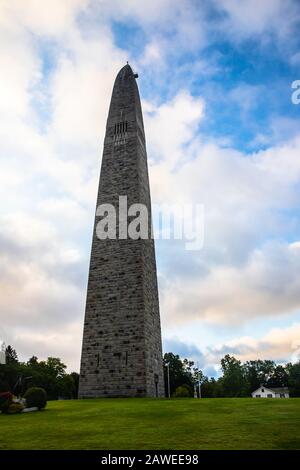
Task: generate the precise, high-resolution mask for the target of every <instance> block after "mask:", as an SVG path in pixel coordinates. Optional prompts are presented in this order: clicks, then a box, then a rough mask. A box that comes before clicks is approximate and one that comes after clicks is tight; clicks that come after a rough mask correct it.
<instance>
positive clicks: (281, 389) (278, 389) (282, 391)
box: [252, 385, 289, 394]
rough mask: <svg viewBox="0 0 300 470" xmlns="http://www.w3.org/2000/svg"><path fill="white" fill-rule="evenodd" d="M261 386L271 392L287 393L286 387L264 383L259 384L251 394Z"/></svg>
mask: <svg viewBox="0 0 300 470" xmlns="http://www.w3.org/2000/svg"><path fill="white" fill-rule="evenodd" d="M261 388H265V389H266V390H270V392H273V393H289V389H288V387H266V386H265V385H261V386H260V387H258V388H257V389H256V390H253V392H252V394H253V393H255V392H257V391H258V390H260V389H261Z"/></svg>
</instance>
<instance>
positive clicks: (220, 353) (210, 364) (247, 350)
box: [164, 323, 300, 377]
mask: <svg viewBox="0 0 300 470" xmlns="http://www.w3.org/2000/svg"><path fill="white" fill-rule="evenodd" d="M200 344H201V337H199V344H194V343H190V342H183V341H181V340H179V339H178V338H177V337H171V338H168V339H166V340H165V341H164V351H165V352H173V353H175V354H178V355H180V357H181V358H182V359H183V358H187V359H189V360H193V361H195V363H196V364H197V362H198V364H199V367H200V368H201V369H202V370H203V371H204V373H205V374H206V375H208V376H209V377H210V376H212V377H216V376H217V375H219V369H220V360H221V359H222V357H224V356H225V355H226V354H230V355H232V356H235V357H236V358H237V359H239V360H240V361H242V362H246V361H251V360H257V359H262V360H267V359H272V360H274V361H275V362H277V363H286V362H291V361H292V362H296V361H299V360H300V323H293V324H292V325H290V326H287V327H283V328H271V329H270V330H269V331H268V332H267V333H265V334H264V335H262V336H261V337H258V338H254V337H252V336H242V337H239V338H233V339H232V340H230V341H227V342H225V343H222V342H220V343H219V344H216V345H214V346H210V347H206V348H201V346H200Z"/></svg>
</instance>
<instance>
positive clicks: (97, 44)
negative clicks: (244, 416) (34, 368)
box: [0, 0, 300, 376]
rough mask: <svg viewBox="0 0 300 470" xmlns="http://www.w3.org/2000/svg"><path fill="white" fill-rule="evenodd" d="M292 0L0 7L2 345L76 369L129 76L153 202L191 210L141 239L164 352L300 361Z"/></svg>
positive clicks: (64, 0)
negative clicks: (167, 228)
mask: <svg viewBox="0 0 300 470" xmlns="http://www.w3.org/2000/svg"><path fill="white" fill-rule="evenodd" d="M299 32H300V4H299V2H298V1H297V0H265V1H264V2H262V1H258V0H210V1H208V0H207V1H206V0H152V1H151V2H141V1H139V0H114V1H108V0H43V2H41V1H39V0H26V2H24V1H23V0H0V70H1V73H0V119H1V126H0V142H1V145H0V167H1V169H0V266H1V269H0V339H2V340H4V341H5V343H6V344H12V345H13V347H14V348H15V349H16V350H17V352H18V354H19V357H20V359H21V360H27V359H28V358H29V357H30V356H32V355H33V354H34V355H37V356H38V357H39V358H40V359H43V358H46V357H48V356H55V357H60V358H61V359H62V360H63V361H64V362H65V363H66V364H67V365H68V370H70V371H71V370H77V371H78V369H79V361H80V352H81V340H82V329H83V319H84V308H85V296H86V286H87V275H88V265H89V256H90V248H91V237H92V230H93V219H94V211H95V203H96V194H97V185H98V180H99V171H100V165H101V157H102V149H103V138H104V131H105V124H106V118H107V112H108V106H109V101H110V97H111V91H112V86H113V82H114V79H115V76H116V74H117V72H118V71H119V69H120V68H121V67H122V66H123V65H124V64H125V63H126V61H129V63H130V64H131V66H132V67H133V69H134V70H135V71H136V72H137V73H138V74H139V78H138V86H139V90H140V95H141V99H142V107H143V112H144V122H145V133H146V142H147V153H148V164H149V177H150V184H151V195H152V202H153V203H155V204H162V203H166V204H174V203H182V202H189V203H192V204H203V206H204V214H205V218H204V244H203V248H202V249H201V250H199V251H187V250H186V249H185V244H184V242H183V241H180V240H157V242H156V257H157V270H158V282H159V296H160V310H161V320H162V335H163V349H164V352H169V351H172V352H174V353H176V354H179V355H180V356H182V357H188V358H190V359H192V360H194V361H196V362H198V364H199V366H200V367H201V368H202V369H203V370H204V372H205V373H206V374H207V375H209V376H215V375H216V374H218V364H219V361H220V358H221V357H223V356H224V355H225V354H227V353H229V354H233V355H234V356H236V357H237V358H239V359H240V360H242V361H246V360H250V359H257V358H260V359H273V360H275V361H277V362H279V363H283V362H287V361H296V360H298V359H299V358H300V276H299V270H300V218H299V216H300V210H299V198H300V126H299V117H300V105H297V104H294V103H293V102H292V99H291V97H292V92H293V89H292V88H291V87H292V83H293V82H294V81H295V80H300V34H299Z"/></svg>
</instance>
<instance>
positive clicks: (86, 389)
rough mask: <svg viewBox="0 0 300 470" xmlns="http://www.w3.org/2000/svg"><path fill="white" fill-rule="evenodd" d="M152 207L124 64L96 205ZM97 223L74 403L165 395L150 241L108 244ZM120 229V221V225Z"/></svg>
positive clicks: (135, 100)
mask: <svg viewBox="0 0 300 470" xmlns="http://www.w3.org/2000/svg"><path fill="white" fill-rule="evenodd" d="M119 196H127V201H128V206H130V205H131V204H134V203H142V204H144V205H145V206H146V207H147V208H148V213H149V235H150V231H151V201H150V189H149V179H148V167H147V154H146V145H145V134H144V125H143V116H142V109H141V103H140V97H139V91H138V87H137V83H136V76H135V75H134V73H133V71H132V69H131V67H130V66H129V65H128V64H127V65H126V66H125V67H123V68H122V69H121V70H120V72H119V73H118V75H117V78H116V80H115V84H114V88H113V93H112V98H111V103H110V108H109V114H108V119H107V126H106V135H105V140H104V150H103V158H102V166H101V175H100V183H99V190H98V198H97V207H98V206H99V204H104V203H109V204H113V205H114V206H115V208H116V211H117V213H118V204H119ZM97 219H98V217H97V216H96V217H95V225H94V234H93V241H92V250H91V259H90V270H89V280H88V290H87V300H86V312H85V322H84V333H83V344H82V356H81V369H80V381H79V397H80V398H85V397H156V396H157V397H162V396H164V380H163V364H162V345H161V327H160V314H159V302H158V289H157V275H156V261H155V249H154V241H153V239H151V237H150V236H149V238H148V239H146V240H145V239H138V240H132V239H119V238H117V239H116V240H112V239H105V240H100V239H99V238H98V237H97V235H96V225H97V221H98V220H97ZM117 229H118V222H117Z"/></svg>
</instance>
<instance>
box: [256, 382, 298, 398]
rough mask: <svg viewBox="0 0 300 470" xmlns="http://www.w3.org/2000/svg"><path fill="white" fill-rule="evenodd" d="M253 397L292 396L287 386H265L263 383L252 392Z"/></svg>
mask: <svg viewBox="0 0 300 470" xmlns="http://www.w3.org/2000/svg"><path fill="white" fill-rule="evenodd" d="M251 395H252V398H290V394H289V389H288V388H287V387H273V388H269V387H264V386H263V385H261V386H260V387H259V388H258V389H257V390H254V392H252V394H251Z"/></svg>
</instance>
